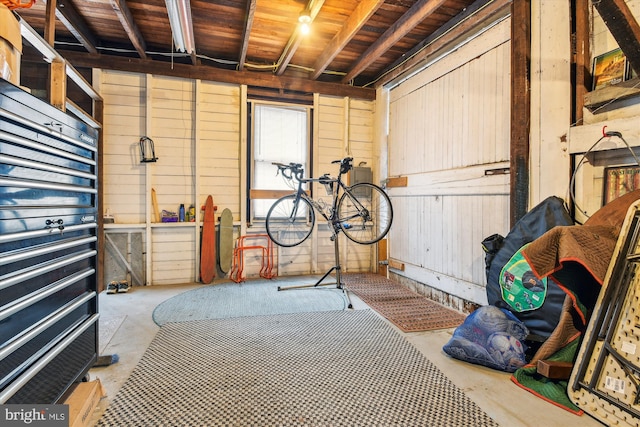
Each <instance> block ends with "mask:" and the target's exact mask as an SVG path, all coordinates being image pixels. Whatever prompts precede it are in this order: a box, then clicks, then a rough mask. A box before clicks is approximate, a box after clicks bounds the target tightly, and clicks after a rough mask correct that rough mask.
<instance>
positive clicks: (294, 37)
mask: <svg viewBox="0 0 640 427" xmlns="http://www.w3.org/2000/svg"><path fill="white" fill-rule="evenodd" d="M311 3H313V4H311ZM323 4H324V0H315V1H314V0H311V1H310V2H309V6H307V7H308V8H309V16H311V22H313V20H314V19H316V16H318V12H320V9H321V8H322V5H323ZM302 37H303V35H302V34H300V29H299V27H298V26H296V29H295V31H294V32H293V34H291V37H290V38H289V41H288V42H287V44H286V45H285V48H284V51H283V52H282V54H281V55H280V59H278V68H277V69H276V75H277V76H281V75H282V74H283V73H284V70H286V69H287V66H288V65H289V62H291V58H293V55H294V54H295V53H296V50H298V46H299V45H300V42H301V41H302Z"/></svg>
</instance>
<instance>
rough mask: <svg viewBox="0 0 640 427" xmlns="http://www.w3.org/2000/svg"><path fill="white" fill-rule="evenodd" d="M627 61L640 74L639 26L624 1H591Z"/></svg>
mask: <svg viewBox="0 0 640 427" xmlns="http://www.w3.org/2000/svg"><path fill="white" fill-rule="evenodd" d="M592 3H593V6H594V7H595V8H596V10H597V11H598V13H599V14H600V16H601V17H602V19H603V21H604V23H605V25H606V26H607V28H608V29H609V32H611V35H612V36H613V38H614V39H616V42H618V46H619V47H620V49H621V50H622V52H624V54H625V56H626V57H627V61H629V64H630V65H631V68H633V69H634V70H635V72H636V73H639V74H640V26H639V25H638V21H636V19H635V18H634V17H633V13H631V10H629V7H628V6H627V4H626V3H625V1H624V0H599V1H592Z"/></svg>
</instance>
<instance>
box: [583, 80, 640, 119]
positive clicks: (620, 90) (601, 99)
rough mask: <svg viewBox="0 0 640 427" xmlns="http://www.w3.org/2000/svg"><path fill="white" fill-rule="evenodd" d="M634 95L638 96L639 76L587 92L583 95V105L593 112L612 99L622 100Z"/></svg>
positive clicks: (639, 89) (639, 92) (639, 91)
mask: <svg viewBox="0 0 640 427" xmlns="http://www.w3.org/2000/svg"><path fill="white" fill-rule="evenodd" d="M635 96H640V78H635V79H631V80H627V81H625V82H621V83H618V84H615V85H612V86H607V87H604V88H602V89H598V90H594V91H593V92H589V93H587V94H586V95H585V96H584V106H585V107H586V108H588V109H589V111H591V112H593V111H594V110H596V109H597V108H600V107H602V106H603V105H606V104H607V103H609V102H611V101H612V100H623V99H627V98H632V97H635Z"/></svg>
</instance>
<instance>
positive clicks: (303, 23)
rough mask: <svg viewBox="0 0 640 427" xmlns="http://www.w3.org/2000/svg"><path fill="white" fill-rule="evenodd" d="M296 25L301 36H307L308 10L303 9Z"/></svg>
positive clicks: (309, 24) (309, 17)
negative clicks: (298, 25)
mask: <svg viewBox="0 0 640 427" xmlns="http://www.w3.org/2000/svg"><path fill="white" fill-rule="evenodd" d="M298 23H299V24H300V32H301V33H302V34H309V31H311V14H310V13H309V9H305V10H303V11H302V13H301V14H300V15H299V16H298Z"/></svg>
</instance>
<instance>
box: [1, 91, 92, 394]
mask: <svg viewBox="0 0 640 427" xmlns="http://www.w3.org/2000/svg"><path fill="white" fill-rule="evenodd" d="M97 140H98V131H97V130H96V129H94V128H92V127H90V126H88V125H87V124H85V123H84V122H82V121H79V120H77V119H76V118H74V117H72V116H70V115H68V114H65V113H64V112H62V111H60V110H58V109H56V108H54V107H53V106H51V105H49V104H47V103H46V102H43V101H41V100H39V99H37V98H36V97H34V96H32V95H31V94H29V93H27V92H25V91H23V90H21V89H20V88H18V87H16V86H13V85H11V84H10V83H8V82H6V81H4V80H2V79H0V404H3V403H45V404H49V403H59V402H60V400H61V399H62V398H63V396H64V394H65V392H66V391H67V390H68V389H69V388H70V387H71V385H73V384H74V383H75V382H77V381H80V380H82V379H83V377H84V376H85V375H86V373H87V371H88V370H89V368H90V367H91V366H92V365H93V363H94V362H95V360H96V357H97V348H98V347H97V346H98V342H97V340H98V334H97V333H98V303H97V292H96V291H97V289H96V278H97V274H96V267H97V251H98V246H97V218H98V212H97V201H98V192H97V188H98V182H97V159H98V155H97V153H98V152H97Z"/></svg>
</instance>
